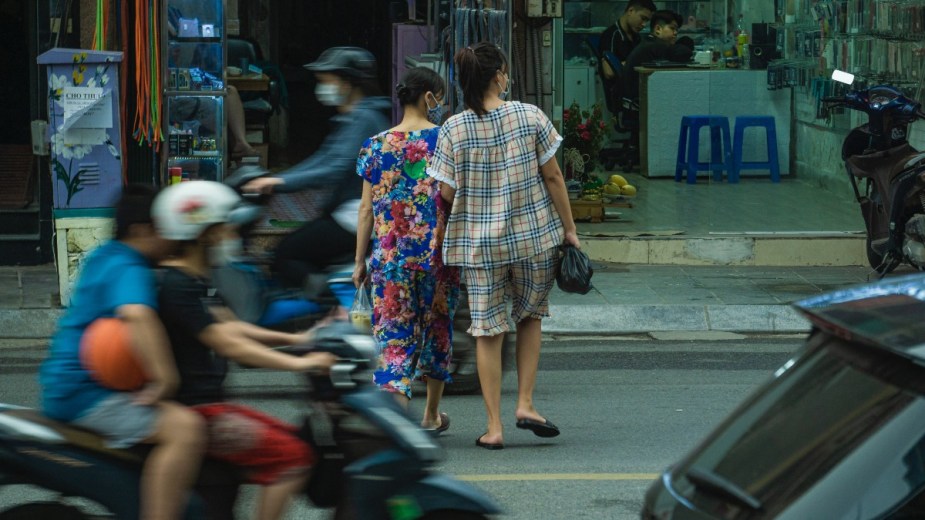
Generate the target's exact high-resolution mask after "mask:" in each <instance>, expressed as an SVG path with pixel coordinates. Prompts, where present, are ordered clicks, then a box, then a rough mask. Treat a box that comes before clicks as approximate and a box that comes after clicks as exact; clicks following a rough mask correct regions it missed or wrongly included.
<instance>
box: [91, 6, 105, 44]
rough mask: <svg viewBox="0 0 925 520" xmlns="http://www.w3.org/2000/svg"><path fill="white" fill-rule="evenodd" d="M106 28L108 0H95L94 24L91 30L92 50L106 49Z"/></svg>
mask: <svg viewBox="0 0 925 520" xmlns="http://www.w3.org/2000/svg"><path fill="white" fill-rule="evenodd" d="M108 28H109V0H96V24H95V26H94V30H93V47H92V49H93V50H95V51H105V50H106V30H107V29H108Z"/></svg>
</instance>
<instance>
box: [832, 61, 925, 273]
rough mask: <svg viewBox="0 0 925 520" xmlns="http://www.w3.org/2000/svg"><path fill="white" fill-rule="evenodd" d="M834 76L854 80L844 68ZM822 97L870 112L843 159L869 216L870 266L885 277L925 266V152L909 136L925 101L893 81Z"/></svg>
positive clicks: (846, 145)
mask: <svg viewBox="0 0 925 520" xmlns="http://www.w3.org/2000/svg"><path fill="white" fill-rule="evenodd" d="M832 78H833V79H835V80H836V81H839V82H841V83H844V84H846V85H852V84H853V81H854V77H853V76H852V75H851V74H847V73H845V72H842V71H835V73H834V74H833V75H832ZM822 101H823V103H824V104H825V105H826V106H827V107H828V108H829V109H831V108H835V107H846V108H849V109H851V110H858V111H860V112H864V113H865V114H867V123H865V124H863V125H861V126H858V127H857V128H854V129H853V130H852V131H851V132H850V133H849V134H848V135H847V136H846V137H845V140H844V143H843V145H842V160H844V161H845V165H846V167H847V169H848V178H849V179H850V180H851V186H852V188H853V189H854V194H855V197H856V198H857V201H858V204H860V206H861V214H862V215H863V217H864V223H865V226H866V230H867V260H868V262H869V263H870V266H871V267H872V268H873V269H874V270H875V271H876V272H877V273H878V274H879V275H880V276H881V277H883V276H884V275H886V274H887V273H889V272H890V271H892V270H893V269H895V268H896V267H897V266H899V265H900V264H901V263H907V264H909V265H911V266H913V267H915V268H916V269H919V270H925V153H922V152H920V151H918V150H916V149H915V148H913V147H912V146H910V145H909V142H908V140H907V139H908V131H909V125H910V124H912V123H913V122H915V121H917V120H919V119H923V118H925V111H923V110H922V106H921V104H920V103H919V102H917V101H915V100H912V99H909V98H908V97H906V96H905V95H904V94H903V93H902V92H901V91H900V90H898V89H896V88H894V87H892V86H889V85H878V86H874V87H870V88H868V89H864V90H857V89H852V90H849V91H848V92H847V93H845V94H844V95H843V96H837V97H826V98H823V100H822Z"/></svg>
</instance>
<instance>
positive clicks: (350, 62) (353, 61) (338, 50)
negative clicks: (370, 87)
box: [305, 47, 376, 79]
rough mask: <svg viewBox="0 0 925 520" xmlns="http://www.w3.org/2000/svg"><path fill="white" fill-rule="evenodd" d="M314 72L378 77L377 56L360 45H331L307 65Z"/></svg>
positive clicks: (359, 77)
mask: <svg viewBox="0 0 925 520" xmlns="http://www.w3.org/2000/svg"><path fill="white" fill-rule="evenodd" d="M305 68H306V69H308V70H310V71H312V72H330V73H332V74H338V75H341V76H345V77H349V78H354V79H374V78H375V77H376V57H375V56H373V55H372V53H371V52H369V51H368V50H366V49H362V48H360V47H331V48H330V49H327V50H326V51H324V52H322V53H321V56H318V59H317V60H315V61H313V62H311V63H309V64H306V65H305Z"/></svg>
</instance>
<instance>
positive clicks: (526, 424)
mask: <svg viewBox="0 0 925 520" xmlns="http://www.w3.org/2000/svg"><path fill="white" fill-rule="evenodd" d="M517 427H518V428H520V429H521V430H530V431H532V432H533V435H536V436H537V437H555V436H556V435H559V428H557V427H556V425H555V424H553V423H551V422H549V420H548V419H547V420H545V421H543V422H540V421H534V420H533V419H517Z"/></svg>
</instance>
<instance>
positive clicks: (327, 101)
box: [315, 83, 345, 107]
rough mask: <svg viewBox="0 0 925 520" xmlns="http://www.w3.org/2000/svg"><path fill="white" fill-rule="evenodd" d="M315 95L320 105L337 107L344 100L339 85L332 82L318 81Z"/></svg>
mask: <svg viewBox="0 0 925 520" xmlns="http://www.w3.org/2000/svg"><path fill="white" fill-rule="evenodd" d="M315 97H316V98H318V101H319V102H320V103H321V104H322V105H325V106H329V107H339V106H341V105H343V104H344V100H345V96H344V95H343V94H341V92H340V87H338V86H337V85H334V84H332V83H319V84H318V85H317V86H316V87H315Z"/></svg>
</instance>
